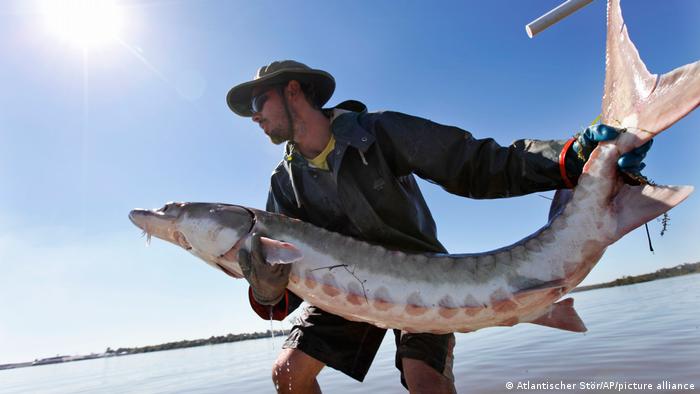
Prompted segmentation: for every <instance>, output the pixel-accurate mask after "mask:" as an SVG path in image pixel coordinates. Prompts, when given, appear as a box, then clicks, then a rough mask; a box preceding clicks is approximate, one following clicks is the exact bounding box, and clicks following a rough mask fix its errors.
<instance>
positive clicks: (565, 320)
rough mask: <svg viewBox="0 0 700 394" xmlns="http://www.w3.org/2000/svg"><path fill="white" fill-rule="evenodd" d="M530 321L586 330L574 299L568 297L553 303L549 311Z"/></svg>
mask: <svg viewBox="0 0 700 394" xmlns="http://www.w3.org/2000/svg"><path fill="white" fill-rule="evenodd" d="M530 323H534V324H539V325H541V326H547V327H552V328H558V329H560V330H567V331H573V332H586V331H587V329H586V326H585V325H584V324H583V321H582V320H581V318H580V317H579V316H578V313H576V310H575V309H574V299H573V298H567V299H565V300H563V301H559V302H557V303H555V304H552V305H551V306H550V307H549V309H548V310H547V312H545V313H544V314H543V315H542V316H540V317H538V318H537V319H535V320H533V321H531V322H530Z"/></svg>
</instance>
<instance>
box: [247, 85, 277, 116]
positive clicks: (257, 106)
mask: <svg viewBox="0 0 700 394" xmlns="http://www.w3.org/2000/svg"><path fill="white" fill-rule="evenodd" d="M273 89H279V86H271V87H270V88H269V89H267V90H265V91H264V92H262V93H260V94H257V95H255V96H253V98H252V99H251V100H250V108H251V109H252V110H253V113H255V112H260V111H262V110H263V107H264V106H265V102H267V99H269V98H270V91H271V90H273Z"/></svg>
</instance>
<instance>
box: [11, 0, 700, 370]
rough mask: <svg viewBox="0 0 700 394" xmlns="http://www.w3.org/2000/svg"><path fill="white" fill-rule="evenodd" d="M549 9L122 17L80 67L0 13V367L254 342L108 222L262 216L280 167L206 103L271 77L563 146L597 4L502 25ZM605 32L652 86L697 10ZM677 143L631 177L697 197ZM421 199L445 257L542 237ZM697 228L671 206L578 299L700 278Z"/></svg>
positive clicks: (25, 8)
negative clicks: (123, 351) (123, 349)
mask: <svg viewBox="0 0 700 394" xmlns="http://www.w3.org/2000/svg"><path fill="white" fill-rule="evenodd" d="M558 3H559V1H558V0H553V1H550V0H547V1H544V0H542V1H537V2H525V1H480V2H464V1H459V2H458V1H444V2H442V1H441V2H425V1H403V2H400V3H399V2H395V1H371V2H370V1H359V2H354V3H352V5H350V4H348V3H346V2H340V1H330V2H328V1H304V2H291V1H290V2H272V1H259V2H244V1H215V0H210V1H207V0H199V1H195V0H179V1H178V0H163V1H158V0H150V1H145V0H144V1H137V0H131V1H122V2H118V6H119V7H120V9H121V10H122V12H123V26H122V29H121V31H120V32H119V35H118V38H119V39H118V40H110V41H107V42H105V43H102V44H101V45H99V46H93V47H90V48H88V49H84V48H81V47H80V46H78V45H76V44H75V43H71V42H67V41H66V40H64V39H62V38H61V37H59V36H58V35H57V34H55V32H51V31H49V29H47V27H46V23H45V20H44V17H43V16H42V15H41V14H40V12H39V11H40V7H39V4H40V3H39V1H19V0H10V1H4V2H2V4H0V37H2V39H0V59H2V60H1V61H0V86H2V89H0V363H4V362H16V361H25V360H32V359H34V358H36V357H46V356H52V355H56V354H59V353H60V354H76V353H89V352H99V351H103V350H104V349H105V348H106V347H107V346H111V347H112V348H116V347H119V346H139V345H146V344H154V343H161V342H165V341H171V340H180V339H184V338H200V337H208V336H211V335H220V334H224V333H228V332H249V331H257V330H265V329H269V327H270V324H269V322H265V321H263V320H261V319H259V318H258V317H257V316H256V315H255V314H254V313H253V312H252V311H251V310H250V309H249V307H248V303H247V298H246V288H247V285H246V283H245V282H244V281H235V280H232V279H231V278H229V277H227V276H226V275H223V274H222V273H220V272H218V271H216V270H213V269H211V268H209V267H208V266H207V265H206V264H204V263H203V262H200V261H198V260H197V259H195V258H194V257H193V256H191V255H189V254H188V253H185V252H184V251H182V250H179V249H178V248H176V247H174V246H173V245H170V244H166V243H165V242H162V241H159V240H156V239H154V241H153V242H152V244H151V246H150V247H148V248H147V247H145V241H144V239H143V238H140V232H139V230H138V229H136V228H135V227H134V226H133V225H132V224H131V223H130V222H129V220H128V219H127V214H128V212H129V210H131V209H132V208H135V207H147V208H155V207H159V206H161V205H162V204H163V203H165V202H166V201H172V200H176V201H212V202H214V201H219V202H229V203H237V204H243V205H249V206H253V207H264V203H265V198H266V194H267V187H268V180H269V174H270V172H271V170H272V168H273V167H274V166H275V165H276V163H277V162H278V161H279V159H280V156H281V148H280V147H277V146H273V145H271V144H270V143H269V142H268V140H267V138H266V137H265V136H264V135H263V134H262V133H261V131H260V130H259V129H258V128H257V127H255V126H254V125H253V123H252V122H250V120H248V119H243V118H238V117H236V116H234V115H233V114H232V113H231V112H230V111H229V110H228V108H227V107H226V104H225V95H226V92H227V91H228V89H229V88H230V87H231V86H232V85H234V84H236V83H239V82H242V81H245V80H248V79H250V78H251V77H252V75H253V74H254V72H255V70H256V69H257V68H258V67H259V66H261V65H263V64H266V63H269V62H270V61H272V60H275V59H286V58H292V59H297V60H300V61H302V62H304V63H307V64H309V65H311V66H312V67H316V68H322V69H324V70H327V71H329V72H331V73H332V74H333V75H334V76H335V78H336V81H337V85H338V87H337V89H336V92H335V94H334V96H333V98H332V99H331V101H330V103H331V104H334V103H338V102H340V101H343V100H345V99H351V98H352V99H359V100H361V101H363V102H365V103H366V104H367V106H368V107H369V108H370V110H372V111H375V110H384V109H387V110H397V111H402V112H406V113H410V114H413V115H418V116H423V117H427V118H430V119H432V120H434V121H437V122H440V123H444V124H451V125H456V126H459V127H462V128H464V129H466V130H469V131H471V132H472V133H474V134H475V135H476V136H477V137H493V138H495V139H496V140H497V141H499V142H500V143H502V144H508V143H510V142H511V141H512V140H515V139H518V138H525V137H527V138H539V139H549V138H566V137H568V136H570V135H571V134H573V133H574V132H576V131H577V130H579V129H580V128H582V127H584V126H585V125H587V124H588V123H590V122H591V121H592V120H593V119H594V118H595V117H596V115H597V114H598V113H599V111H600V100H601V94H602V86H603V78H604V61H605V58H604V45H605V39H604V37H605V36H604V34H605V3H604V2H603V1H601V0H598V1H595V2H593V4H591V5H590V6H588V7H586V8H585V9H583V10H581V11H580V12H578V13H576V14H574V15H573V16H572V17H570V18H568V19H566V20H565V21H564V22H562V23H560V24H558V25H556V26H555V27H553V28H551V29H550V30H547V31H545V32H544V33H542V34H541V35H539V36H537V37H536V38H535V39H529V38H528V37H527V35H526V34H525V31H524V25H525V24H527V23H528V22H529V21H531V20H533V19H535V18H536V17H538V16H539V15H541V14H542V13H544V12H546V11H548V10H549V9H551V8H553V7H555V6H556V5H557V4H558ZM623 12H624V16H625V19H626V22H627V24H628V26H629V30H630V34H631V37H632V40H633V41H634V42H635V43H636V44H637V47H638V48H639V51H640V53H641V56H642V58H643V59H644V60H645V61H646V64H647V66H648V68H649V69H650V70H651V71H652V72H666V71H669V70H670V69H672V68H675V67H677V66H680V65H682V64H685V63H689V62H691V61H694V60H696V59H698V58H700V41H698V40H697V37H700V24H698V23H697V20H698V19H699V17H700V3H699V2H696V1H693V0H674V1H665V2H663V3H659V2H656V1H651V0H645V1H641V0H638V1H629V0H628V1H623ZM698 130H700V114H698V113H693V114H691V115H689V116H688V117H687V118H685V119H683V120H682V121H680V122H679V123H677V124H676V125H675V126H673V127H672V128H671V129H670V130H668V131H666V132H665V133H664V134H663V135H661V136H660V137H658V138H657V140H656V142H655V145H654V147H653V148H652V150H651V152H650V154H649V157H648V158H647V161H646V162H647V164H648V169H647V170H646V171H645V172H646V174H647V175H648V176H649V177H650V178H651V179H653V180H655V181H656V182H658V183H662V184H692V185H696V186H698V185H700V173H699V172H698V171H697V169H698V163H697V161H695V160H693V159H694V158H695V157H697V147H696V146H697V137H696V135H697V132H698ZM421 185H422V187H423V190H424V193H425V195H426V198H427V200H428V202H429V204H430V206H431V207H432V210H433V214H434V216H435V218H436V221H437V223H438V230H439V236H440V239H441V240H442V241H443V243H444V244H445V245H446V246H447V247H448V249H449V250H450V251H452V252H478V251H486V250H489V249H493V248H497V247H500V246H504V245H506V244H510V243H512V242H515V241H517V240H518V239H520V238H522V237H523V236H525V235H527V234H530V233H531V232H533V231H534V230H536V229H537V228H539V227H540V226H541V225H543V224H544V223H545V221H546V213H547V209H548V201H547V200H546V199H544V198H542V197H540V196H536V195H531V196H525V197H520V198H514V199H507V200H494V201H474V200H468V199H464V198H460V197H455V196H451V195H449V194H447V193H446V192H444V191H443V190H442V189H440V188H438V187H436V186H434V185H430V184H427V183H425V182H422V184H421ZM550 194H551V193H550ZM699 212H700V202H698V198H697V196H695V195H693V196H691V197H690V198H689V200H688V201H686V202H685V203H683V204H682V205H681V206H679V207H678V208H677V209H675V210H673V211H672V212H671V224H670V229H669V232H668V233H667V235H665V236H664V237H663V238H662V237H660V236H659V235H658V234H659V231H660V226H659V224H658V223H655V222H652V223H651V224H650V230H651V232H652V238H653V241H654V247H655V249H656V253H654V254H652V253H650V252H649V251H648V249H647V241H646V236H645V234H644V230H643V228H642V229H639V230H636V231H634V232H632V233H630V234H629V235H628V236H627V237H626V238H624V239H623V240H621V241H620V242H618V243H617V244H615V245H613V246H612V247H610V248H609V250H608V252H607V253H606V255H605V256H604V257H603V259H602V260H601V261H600V263H599V264H598V266H597V267H596V268H595V269H594V271H593V272H592V273H591V275H590V276H589V277H588V278H587V279H586V281H585V282H584V283H588V284H590V283H597V282H602V281H607V280H612V279H615V278H617V277H620V276H623V275H631V274H639V273H644V272H650V271H654V270H656V269H658V268H660V267H664V266H673V265H676V264H680V263H684V262H695V261H698V260H700V247H698V244H697V236H696V234H697V233H698V232H700V224H699V223H698V217H699V216H698V213H699ZM584 319H585V316H584ZM283 326H284V327H288V326H289V323H288V322H285V323H283ZM277 327H279V325H278V326H277Z"/></svg>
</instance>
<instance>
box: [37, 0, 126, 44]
mask: <svg viewBox="0 0 700 394" xmlns="http://www.w3.org/2000/svg"><path fill="white" fill-rule="evenodd" d="M42 12H43V14H44V16H45V19H46V24H47V27H48V29H49V30H50V31H51V32H52V33H53V34H55V35H56V36H58V37H59V38H60V39H62V40H63V41H65V42H66V43H69V44H72V45H77V46H79V47H81V48H85V49H87V48H91V47H96V46H101V45H105V44H107V43H109V42H113V41H116V39H117V38H118V37H119V35H120V34H121V32H122V28H123V23H124V20H123V19H124V15H123V12H122V8H121V7H119V5H118V4H117V2H116V1H115V0H44V1H43V3H42Z"/></svg>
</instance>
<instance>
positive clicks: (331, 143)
mask: <svg viewBox="0 0 700 394" xmlns="http://www.w3.org/2000/svg"><path fill="white" fill-rule="evenodd" d="M333 149H335V137H334V136H333V134H331V139H330V140H328V144H327V145H326V147H325V148H323V151H322V152H321V153H319V154H318V156H316V157H314V158H313V159H307V160H308V161H309V164H311V165H312V166H314V167H316V168H320V169H322V170H326V171H328V170H329V168H328V162H326V158H327V157H328V155H329V154H330V153H331V152H332V151H333Z"/></svg>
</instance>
